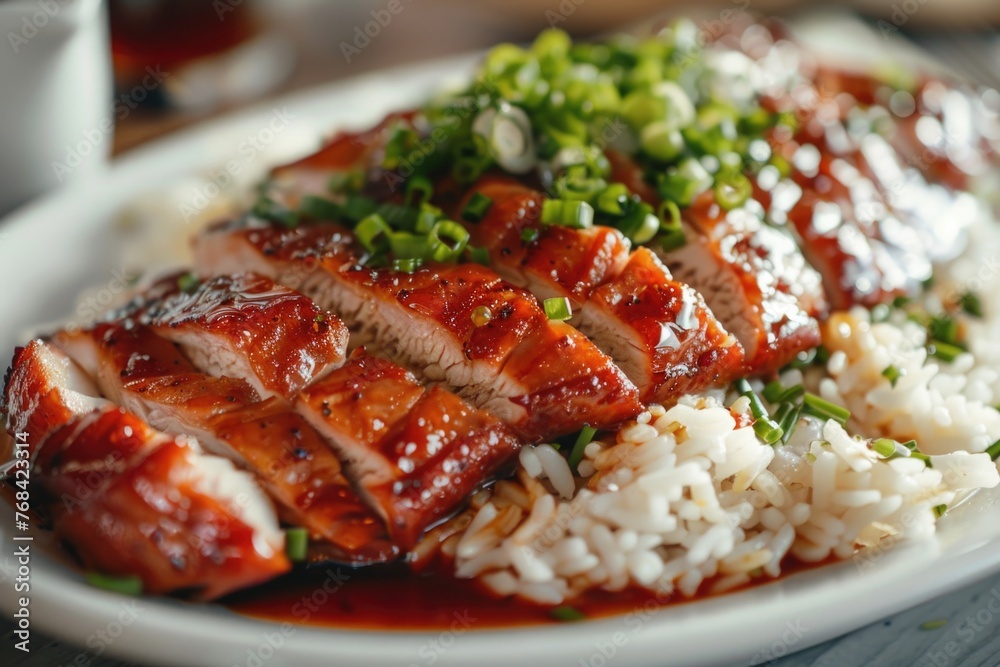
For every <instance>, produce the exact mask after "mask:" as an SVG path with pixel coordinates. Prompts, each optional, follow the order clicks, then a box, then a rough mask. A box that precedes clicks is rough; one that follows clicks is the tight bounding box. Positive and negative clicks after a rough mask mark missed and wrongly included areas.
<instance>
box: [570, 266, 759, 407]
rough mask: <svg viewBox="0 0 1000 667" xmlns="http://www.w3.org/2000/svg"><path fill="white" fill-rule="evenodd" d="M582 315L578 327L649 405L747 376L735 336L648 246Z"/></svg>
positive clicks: (597, 294)
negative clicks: (600, 343)
mask: <svg viewBox="0 0 1000 667" xmlns="http://www.w3.org/2000/svg"><path fill="white" fill-rule="evenodd" d="M581 316H582V319H581V323H580V328H581V329H582V330H583V331H586V332H587V333H588V335H590V337H591V338H593V339H594V340H602V341H604V345H606V346H607V347H605V350H606V351H607V352H608V354H610V355H611V356H612V358H614V359H615V361H616V363H618V365H619V367H621V369H622V370H623V371H624V372H625V374H626V375H627V376H628V377H629V378H630V379H631V380H632V381H633V382H634V383H635V384H636V386H637V387H639V389H640V391H641V392H642V394H641V398H642V400H643V401H644V402H647V403H649V402H656V403H665V404H670V403H673V402H675V401H676V400H677V399H678V398H679V397H680V396H683V395H684V394H686V393H691V392H695V391H699V390H702V389H705V388H706V387H709V386H712V385H717V384H723V383H727V382H729V381H731V380H733V379H736V378H737V377H740V375H741V374H742V373H743V370H744V369H743V363H742V362H743V350H742V348H741V346H740V344H739V343H738V342H737V341H736V338H735V337H733V336H732V335H730V334H729V333H728V332H727V331H726V330H725V329H724V328H723V327H722V326H721V325H720V324H719V322H718V321H717V320H716V319H715V316H714V315H712V312H711V311H710V310H709V309H708V308H707V307H706V305H705V301H704V299H703V298H702V297H701V295H700V294H698V293H697V292H695V291H694V290H693V289H692V288H691V287H690V286H688V285H685V284H683V283H680V282H678V281H676V280H673V279H672V278H671V277H670V272H669V271H668V270H667V268H666V267H664V266H663V264H662V263H661V262H660V260H659V259H657V257H656V256H655V255H654V254H653V252H652V251H650V250H649V249H648V248H639V249H637V250H636V251H635V252H634V253H632V257H631V259H630V260H629V263H628V264H627V265H626V267H625V270H624V272H622V274H621V275H620V276H619V277H618V278H616V279H615V280H613V281H611V282H610V283H607V284H606V285H603V286H602V287H599V288H597V290H596V291H595V292H594V293H593V295H592V296H591V297H590V299H588V300H587V302H586V303H584V305H583V310H582V311H581Z"/></svg>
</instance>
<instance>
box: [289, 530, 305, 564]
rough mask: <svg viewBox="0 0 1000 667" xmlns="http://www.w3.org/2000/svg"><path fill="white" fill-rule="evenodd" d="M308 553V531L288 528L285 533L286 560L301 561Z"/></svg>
mask: <svg viewBox="0 0 1000 667" xmlns="http://www.w3.org/2000/svg"><path fill="white" fill-rule="evenodd" d="M308 551H309V531H308V530H306V529H305V528H289V529H288V530H286V531H285V555H286V556H288V560H291V561H302V560H305V559H306V554H307V553H308Z"/></svg>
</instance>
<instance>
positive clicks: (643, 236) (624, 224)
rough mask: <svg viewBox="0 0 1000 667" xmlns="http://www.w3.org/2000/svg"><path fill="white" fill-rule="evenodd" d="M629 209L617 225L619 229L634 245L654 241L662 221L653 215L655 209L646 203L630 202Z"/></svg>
mask: <svg viewBox="0 0 1000 667" xmlns="http://www.w3.org/2000/svg"><path fill="white" fill-rule="evenodd" d="M627 208H628V211H627V212H626V214H625V216H624V217H623V218H622V219H621V220H620V221H619V222H618V223H617V225H616V226H617V227H618V229H620V230H621V232H622V234H624V235H625V236H627V237H628V238H629V240H630V241H632V242H633V243H636V244H642V243H646V242H648V241H652V240H653V238H654V237H655V236H656V233H657V232H658V231H659V230H660V219H659V218H658V217H656V215H654V214H653V207H652V206H650V205H649V204H647V203H645V202H630V203H629V205H628V206H627Z"/></svg>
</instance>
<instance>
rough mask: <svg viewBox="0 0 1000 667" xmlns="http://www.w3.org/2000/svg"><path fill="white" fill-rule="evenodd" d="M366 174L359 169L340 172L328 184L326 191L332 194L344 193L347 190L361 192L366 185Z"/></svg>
mask: <svg viewBox="0 0 1000 667" xmlns="http://www.w3.org/2000/svg"><path fill="white" fill-rule="evenodd" d="M364 180H365V174H364V172H362V171H361V170H359V169H351V170H348V171H339V172H337V173H335V174H334V175H332V176H331V177H330V179H329V180H328V181H327V182H326V189H327V190H329V191H330V192H343V191H345V190H359V189H361V186H362V185H364Z"/></svg>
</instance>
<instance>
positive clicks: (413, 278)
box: [195, 224, 642, 441]
mask: <svg viewBox="0 0 1000 667" xmlns="http://www.w3.org/2000/svg"><path fill="white" fill-rule="evenodd" d="M195 257H196V263H197V266H198V269H199V271H200V272H202V273H204V274H206V275H213V274H216V275H217V274H225V273H229V272H232V271H234V270H252V271H254V272H257V273H261V274H264V275H267V276H268V277H270V278H271V279H273V280H275V281H276V282H278V283H281V284H284V285H287V286H288V287H291V288H293V289H298V290H300V291H302V292H303V293H305V294H307V295H308V296H310V297H312V298H313V299H315V300H316V301H317V302H318V303H320V304H321V305H323V306H325V307H328V308H329V309H330V310H333V311H334V312H336V313H337V315H338V316H340V317H341V318H342V319H343V320H344V321H345V322H346V323H347V325H348V327H349V328H351V329H352V332H354V334H355V336H354V337H355V339H358V340H359V341H364V342H366V343H367V342H373V343H374V344H375V346H376V347H377V348H378V349H379V350H380V351H384V352H385V353H386V354H387V355H388V356H389V357H390V358H391V359H392V360H393V361H395V362H397V363H400V364H402V365H404V366H406V367H408V368H409V369H410V370H412V371H414V372H415V373H417V375H418V376H420V377H421V378H423V379H424V380H427V381H431V382H436V383H442V384H446V385H448V386H450V387H453V388H455V390H456V392H457V393H458V394H459V395H461V396H463V397H464V398H466V399H468V400H469V401H470V402H471V403H472V404H473V405H476V406H477V407H481V408H483V409H485V410H487V411H488V412H490V413H491V414H493V415H494V416H496V417H498V418H499V419H501V420H502V421H504V422H505V423H507V424H508V425H509V426H511V428H513V429H514V431H515V432H516V433H517V434H518V435H519V436H520V437H522V438H524V439H526V440H529V441H540V440H547V439H550V438H553V437H556V436H558V435H562V434H566V433H571V432H573V431H576V430H579V429H580V428H581V427H582V426H583V425H584V424H590V425H592V426H595V427H598V428H606V427H610V426H613V425H615V424H617V423H619V422H621V421H623V420H625V419H627V418H629V417H630V416H633V415H635V414H637V413H638V412H639V411H641V409H642V408H641V404H640V403H639V401H638V398H637V394H638V392H637V390H636V388H635V386H634V385H632V383H631V382H629V380H628V379H627V378H626V377H625V376H624V375H623V374H622V373H621V371H620V370H618V368H617V367H616V366H615V365H614V364H613V363H612V361H611V360H610V359H609V358H608V357H607V356H606V355H604V354H603V353H602V352H601V351H600V350H598V349H597V348H596V347H595V346H594V345H593V343H591V342H590V341H589V340H587V338H585V337H584V336H583V335H582V334H581V333H580V332H578V331H577V330H576V329H574V328H573V327H571V326H569V325H567V324H565V323H561V322H554V321H550V320H548V318H546V316H545V313H544V312H543V311H542V309H541V307H540V306H539V304H538V303H537V301H536V300H535V299H534V297H533V296H532V295H531V294H529V293H527V292H525V291H523V290H521V289H518V288H515V287H513V286H511V285H509V284H508V283H506V282H504V281H503V280H501V279H500V278H499V276H497V275H496V273H494V272H493V271H492V270H490V269H488V268H486V267H483V266H479V265H477V264H460V265H429V266H425V267H422V268H420V269H418V270H416V271H415V272H413V273H412V274H407V273H402V272H395V271H391V270H388V269H375V268H366V267H364V266H361V265H360V261H359V260H360V256H359V254H358V252H357V251H356V249H355V246H354V239H353V236H352V235H351V233H350V232H349V231H348V230H346V229H344V228H341V227H338V226H336V225H327V224H323V225H305V226H300V227H297V228H295V229H291V230H288V229H279V228H276V227H271V226H244V225H242V224H237V225H222V226H217V227H215V228H212V229H209V230H207V231H206V232H204V233H203V234H201V235H200V236H199V237H198V238H197V239H196V241H195Z"/></svg>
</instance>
